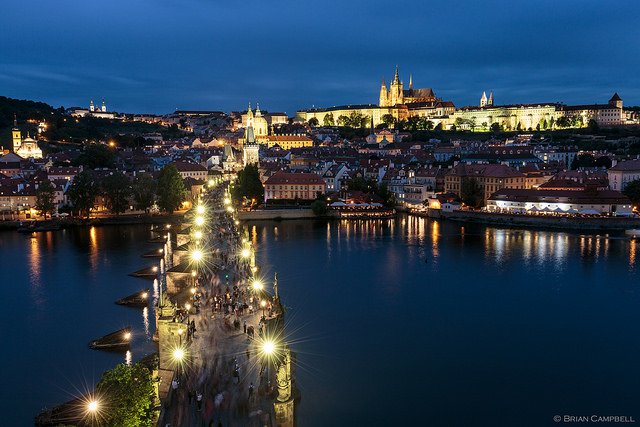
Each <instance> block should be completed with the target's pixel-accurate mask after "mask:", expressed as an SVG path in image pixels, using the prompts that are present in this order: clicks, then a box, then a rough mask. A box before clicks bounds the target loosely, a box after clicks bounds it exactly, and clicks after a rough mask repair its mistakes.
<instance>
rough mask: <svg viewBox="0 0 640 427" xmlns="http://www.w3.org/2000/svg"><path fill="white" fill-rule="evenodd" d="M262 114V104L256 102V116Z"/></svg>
mask: <svg viewBox="0 0 640 427" xmlns="http://www.w3.org/2000/svg"><path fill="white" fill-rule="evenodd" d="M261 115H262V113H261V112H260V104H259V103H257V102H256V116H261Z"/></svg>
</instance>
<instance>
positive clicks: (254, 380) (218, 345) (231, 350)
mask: <svg viewBox="0 0 640 427" xmlns="http://www.w3.org/2000/svg"><path fill="white" fill-rule="evenodd" d="M223 197H224V193H223V192H222V190H217V191H214V192H213V194H211V195H210V196H209V198H208V199H207V200H206V204H207V206H208V208H209V209H211V211H212V212H211V213H209V218H208V221H209V222H210V224H208V227H207V229H208V231H207V232H205V233H203V236H202V247H206V248H209V254H208V256H209V257H210V258H212V259H210V260H208V261H209V262H207V263H203V264H204V265H203V266H202V268H201V271H199V272H198V279H197V291H196V294H195V295H194V294H192V293H191V290H190V289H186V290H184V291H183V292H187V293H191V295H188V294H187V296H186V297H185V296H182V297H181V298H189V300H190V301H191V302H190V304H191V305H192V306H193V307H192V308H191V310H189V313H188V314H187V315H186V318H185V316H184V315H185V314H186V313H184V312H183V313H182V316H181V315H180V314H179V315H178V318H177V319H176V321H182V322H184V325H185V331H186V332H185V334H184V344H185V345H186V351H185V354H186V357H185V362H184V363H183V364H182V366H180V367H178V368H177V371H178V373H177V383H174V384H172V388H173V390H172V392H171V396H170V399H169V400H170V401H169V402H166V403H168V405H166V406H165V412H164V416H163V419H162V420H161V423H162V425H163V426H216V427H217V426H224V427H227V426H248V427H253V426H256V427H257V426H271V425H276V424H275V422H274V412H273V411H274V405H273V402H274V397H275V394H277V392H276V390H275V389H276V387H272V383H271V380H272V379H273V380H275V372H274V371H275V368H274V365H272V364H271V363H270V362H268V360H269V359H268V358H267V357H265V356H264V354H261V351H262V350H261V348H260V347H261V345H262V344H261V343H262V342H264V340H263V339H261V336H263V334H264V333H266V327H267V326H266V324H265V323H263V322H262V321H261V319H264V322H266V321H268V320H269V319H273V318H275V317H276V313H275V305H274V304H275V303H276V301H277V298H275V297H272V296H270V295H269V294H267V293H266V292H263V291H262V290H261V289H260V290H259V289H253V288H252V286H251V285H252V283H253V273H254V272H255V270H254V269H253V268H252V267H253V265H252V261H253V260H252V259H251V256H253V253H251V256H247V253H242V255H239V254H238V252H239V251H241V248H243V247H245V246H243V245H246V244H247V242H242V239H241V238H240V236H239V234H238V232H237V230H236V227H235V225H236V223H235V222H234V220H233V218H232V216H231V215H230V213H228V212H227V211H226V210H224V209H221V207H223ZM214 209H217V210H214ZM181 298H180V297H179V298H177V300H180V299H181ZM182 300H183V301H184V299H182ZM260 302H262V303H263V307H261V306H260ZM191 322H193V323H191ZM191 324H192V325H194V326H195V331H193V329H192V328H190V327H189V326H188V325H191ZM192 331H193V332H192ZM250 335H252V336H250ZM180 339H181V341H182V336H181V338H180ZM267 363H269V364H270V365H272V366H267ZM274 382H275V381H274ZM176 386H177V387H176Z"/></svg>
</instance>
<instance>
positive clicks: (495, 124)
mask: <svg viewBox="0 0 640 427" xmlns="http://www.w3.org/2000/svg"><path fill="white" fill-rule="evenodd" d="M489 130H491V132H493V133H498V132H500V131H501V130H502V127H501V126H500V123H498V122H493V123H491V127H490V128H489Z"/></svg>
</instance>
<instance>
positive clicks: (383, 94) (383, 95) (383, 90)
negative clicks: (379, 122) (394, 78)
mask: <svg viewBox="0 0 640 427" xmlns="http://www.w3.org/2000/svg"><path fill="white" fill-rule="evenodd" d="M387 95H388V92H387V84H386V83H385V82H384V77H383V78H382V85H381V86H380V102H379V103H378V105H380V106H381V107H388V106H389V100H388V99H387Z"/></svg>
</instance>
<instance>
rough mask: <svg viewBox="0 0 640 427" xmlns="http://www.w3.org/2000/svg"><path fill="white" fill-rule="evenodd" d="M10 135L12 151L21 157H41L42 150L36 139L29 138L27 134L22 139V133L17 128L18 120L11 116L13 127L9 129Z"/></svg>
mask: <svg viewBox="0 0 640 427" xmlns="http://www.w3.org/2000/svg"><path fill="white" fill-rule="evenodd" d="M11 136H12V139H13V152H14V153H16V154H17V155H18V156H20V157H22V158H23V159H28V158H34V159H41V158H42V150H41V149H40V147H38V141H36V140H35V139H33V138H31V137H30V136H29V135H28V134H27V137H26V138H24V139H22V133H21V132H20V129H18V120H17V119H16V117H15V116H14V117H13V129H11Z"/></svg>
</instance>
